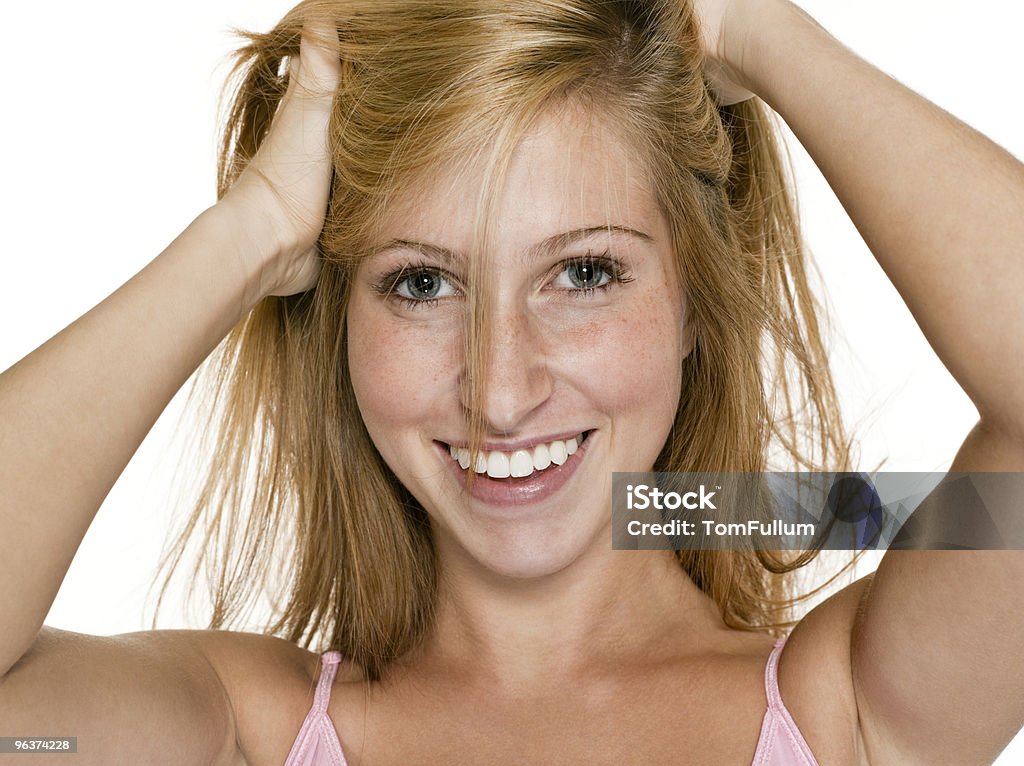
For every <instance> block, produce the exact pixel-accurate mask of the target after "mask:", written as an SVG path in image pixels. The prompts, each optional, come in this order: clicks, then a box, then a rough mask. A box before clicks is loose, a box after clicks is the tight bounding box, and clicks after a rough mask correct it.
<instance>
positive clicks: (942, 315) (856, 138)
mask: <svg viewBox="0 0 1024 766" xmlns="http://www.w3.org/2000/svg"><path fill="white" fill-rule="evenodd" d="M703 5H704V6H711V5H717V6H718V10H719V11H720V13H719V15H718V16H717V17H715V18H716V19H717V24H718V29H719V30H720V31H721V35H720V36H719V38H718V42H717V43H716V44H715V45H714V47H713V54H712V55H713V57H717V58H718V59H719V60H720V62H721V64H722V65H723V66H724V67H725V71H726V72H727V73H729V74H730V75H731V76H732V77H733V78H734V79H735V82H737V83H739V84H741V85H743V86H745V87H746V88H747V89H748V90H750V91H753V92H755V93H757V94H758V95H759V96H760V97H761V98H763V99H764V100H765V101H766V102H768V103H769V104H770V105H771V106H772V107H773V108H774V109H776V110H777V111H778V112H779V114H780V115H781V116H782V117H783V118H784V119H785V121H786V122H787V124H788V125H789V126H790V127H791V128H792V130H793V132H794V133H795V134H796V136H797V137H798V138H799V140H800V141H801V143H802V144H803V145H804V147H805V148H806V149H807V151H808V152H809V153H810V155H811V157H812V158H813V159H814V161H815V162H816V164H817V165H818V167H819V168H820V169H821V171H822V173H823V174H824V176H825V178H826V179H827V180H828V182H829V184H830V185H831V186H832V188H833V190H834V191H835V193H836V195H837V196H838V198H839V200H840V201H841V202H842V204H843V207H844V208H845V209H846V211H847V213H848V214H849V215H850V218H851V219H852V220H853V222H854V224H855V225H856V226H857V229H858V230H859V231H860V233H861V235H862V236H863V238H864V240H865V241H866V243H867V244H868V246H869V247H870V249H871V251H872V253H873V254H874V256H875V257H876V258H877V260H878V262H879V264H880V265H881V267H882V268H883V269H884V271H885V273H886V274H887V275H888V276H889V278H890V279H891V280H892V282H893V284H894V286H895V287H896V289H897V290H898V291H899V293H900V295H901V296H902V297H903V298H904V300H905V301H906V303H907V306H908V307H909V309H910V311H911V312H912V313H913V315H914V317H915V319H916V320H917V322H918V324H919V325H920V327H921V329H922V330H923V332H924V334H925V336H926V337H927V339H928V341H929V343H930V344H931V346H932V348H933V349H934V350H935V352H936V353H937V354H938V356H939V358H940V359H941V360H942V361H943V363H944V364H945V365H946V367H947V368H948V369H949V370H950V372H951V373H952V374H953V375H954V377H955V378H956V379H957V381H958V382H959V383H960V385H961V386H962V387H963V388H964V390H965V392H966V393H967V394H968V396H970V398H971V400H972V401H973V403H974V404H975V406H976V407H977V408H978V411H979V413H980V414H981V419H980V422H979V423H978V425H977V426H976V427H975V429H974V430H973V431H972V432H971V433H970V435H969V436H968V437H967V439H966V441H965V442H964V445H963V447H962V448H961V450H960V452H959V453H958V455H957V457H956V460H955V461H954V463H953V466H952V470H953V471H1022V470H1024V300H1022V298H1021V296H1022V294H1024V215H1022V214H1021V213H1022V211H1024V166H1022V165H1021V164H1020V163H1019V162H1018V161H1017V160H1015V159H1014V158H1013V157H1012V156H1011V155H1009V154H1008V153H1007V152H1005V151H1003V150H1002V149H1001V148H1000V147H998V146H996V145H995V144H994V143H992V142H991V141H989V140H988V139H986V138H985V137H984V136H982V135H980V134H979V133H977V132H976V131H974V130H972V129H971V128H969V127H968V126H966V125H964V124H963V123H961V122H959V121H958V120H956V119H955V118H954V117H952V116H950V115H949V114H947V113H945V112H944V111H942V110H941V109H939V108H938V107H936V106H935V105H934V104H931V103H930V102H928V101H927V100H925V99H924V98H922V97H920V96H918V95H917V94H915V93H913V92H912V91H910V90H908V89H907V88H905V87H903V86H902V85H900V84H899V83H897V82H896V81H895V80H893V79H891V78H890V77H888V76H886V75H885V74H883V73H882V72H880V71H878V70H877V69H875V68H874V67H872V66H871V65H869V64H867V63H866V62H864V61H863V60H861V59H860V58H858V57H857V56H856V55H854V54H853V53H851V52H850V51H849V50H847V49H846V48H844V47H843V46H842V45H840V44H839V43H838V42H837V41H836V40H834V39H833V38H832V37H831V36H830V35H828V34H827V33H826V32H825V31H824V30H822V29H821V28H820V27H819V26H818V25H817V24H816V23H815V22H814V21H812V20H811V19H810V18H809V17H808V16H807V15H806V14H804V13H803V12H802V11H800V10H799V9H797V8H796V7H795V6H793V5H791V4H790V3H788V2H784V0H732V2H731V3H726V2H712V1H711V0H708V1H707V2H704V3H703ZM704 14H705V16H707V15H708V14H709V12H708V10H707V8H706V7H705V9H704ZM879 23H884V20H880V21H879ZM937 416H939V414H938V413H937ZM954 510H955V509H954ZM990 510H992V511H993V512H1001V513H1007V514H1011V513H1019V512H1020V508H1019V504H1014V505H1013V507H1008V506H1003V507H1001V508H998V509H990ZM1022 581H1024V554H1021V553H1020V552H1016V551H1001V552H947V551H914V552H897V551H890V552H889V553H887V554H886V556H885V557H884V559H883V561H882V563H881V565H880V566H879V568H878V571H877V572H876V573H875V575H874V577H873V582H872V584H871V587H870V589H869V590H868V592H867V594H866V596H865V599H864V601H863V604H862V609H861V610H860V612H859V620H858V621H857V623H856V625H855V627H854V630H853V635H852V637H851V662H852V672H853V678H854V686H855V691H856V696H857V701H858V709H859V715H860V720H861V726H862V730H863V733H864V737H865V742H866V747H867V749H868V753H869V755H872V754H875V755H879V754H882V753H886V754H888V755H889V756H890V757H893V754H895V753H898V754H899V755H898V756H896V757H898V758H899V759H900V762H905V763H980V762H989V761H991V760H992V759H994V758H995V757H996V755H997V754H998V753H999V752H1000V751H1001V750H1002V748H1003V747H1005V745H1006V743H1007V742H1009V740H1010V739H1011V738H1012V737H1013V735H1014V734H1015V733H1016V731H1017V730H1018V729H1019V728H1020V726H1021V723H1022V722H1024V642H1022V641H1021V640H1020V636H1021V634H1022V633H1024V588H1021V585H1020V584H1021V582H1022Z"/></svg>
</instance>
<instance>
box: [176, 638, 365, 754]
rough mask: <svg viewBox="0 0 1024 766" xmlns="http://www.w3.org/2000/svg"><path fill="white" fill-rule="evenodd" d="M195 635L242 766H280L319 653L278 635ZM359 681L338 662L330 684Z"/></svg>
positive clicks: (307, 699)
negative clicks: (229, 713)
mask: <svg viewBox="0 0 1024 766" xmlns="http://www.w3.org/2000/svg"><path fill="white" fill-rule="evenodd" d="M196 633H197V634H198V640H199V641H200V642H201V643H202V646H203V651H204V653H205V654H206V656H207V658H208V659H209V661H210V664H211V665H212V666H213V667H214V669H215V670H216V672H217V674H218V676H220V678H221V681H222V683H223V684H224V687H225V689H226V691H227V694H228V697H229V698H230V700H231V704H232V708H233V713H234V719H235V727H236V733H237V740H238V747H239V749H240V750H241V752H242V754H243V757H244V759H245V763H247V764H276V765H277V766H280V764H283V763H284V762H285V759H286V758H287V756H288V751H289V749H290V748H291V745H292V743H293V742H294V740H295V736H296V735H297V734H298V731H299V729H300V727H301V726H302V721H303V719H304V718H305V717H306V714H307V713H308V712H309V710H310V707H311V706H312V704H313V693H314V691H315V689H316V683H317V681H318V679H319V676H320V669H321V660H320V655H319V654H317V653H316V652H311V651H309V650H308V649H304V648H302V647H300V646H297V645H296V644H293V643H291V642H289V641H286V640H284V639H282V638H278V637H276V636H267V635H262V634H258V633H244V632H233V631H196ZM362 678H363V674H362V672H361V671H359V670H358V669H357V668H356V667H355V666H353V665H352V664H351V663H348V662H342V663H341V664H340V665H339V667H338V670H337V675H336V677H335V682H334V683H335V685H338V684H345V683H348V682H359V681H361V680H362Z"/></svg>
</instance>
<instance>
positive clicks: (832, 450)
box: [154, 0, 856, 679]
mask: <svg viewBox="0 0 1024 766" xmlns="http://www.w3.org/2000/svg"><path fill="white" fill-rule="evenodd" d="M321 20H326V21H327V22H329V23H330V24H331V25H333V28H335V29H337V31H338V40H337V46H338V50H339V51H340V56H341V60H342V74H341V79H340V84H339V86H338V89H337V92H336V94H335V98H334V104H333V113H332V116H331V121H330V131H329V136H330V145H331V148H332V150H333V163H334V179H333V186H332V192H331V198H330V203H329V209H328V215H327V220H326V224H325V226H324V229H323V232H322V234H321V237H320V240H319V247H320V250H321V253H322V256H323V269H322V273H321V275H320V278H319V281H318V283H317V284H316V286H315V287H314V289H312V290H310V291H308V292H306V293H303V294H301V295H296V296H290V297H287V298H279V297H268V298H265V299H264V300H262V301H261V302H260V303H259V304H258V305H257V306H255V307H254V308H253V309H252V311H251V312H250V313H249V314H248V316H247V317H246V318H245V319H244V320H243V321H241V322H240V323H239V324H238V325H237V326H236V327H235V328H234V329H233V330H232V331H231V333H230V334H229V335H228V336H227V337H226V338H225V339H224V340H223V342H222V343H221V345H220V346H219V347H218V349H217V350H216V351H215V352H214V354H212V355H211V356H210V358H209V359H208V360H206V362H205V363H204V366H203V367H202V368H201V369H200V372H199V375H198V376H197V377H196V379H195V383H194V386H193V388H192V390H191V393H190V397H189V401H190V403H191V402H193V401H195V400H196V399H199V398H203V399H204V401H203V402H202V406H203V407H204V409H203V410H202V411H203V413H204V417H205V427H206V431H205V433H206V435H207V438H208V439H212V440H213V441H212V444H213V449H212V450H211V452H212V455H211V457H210V459H209V461H208V464H207V466H206V475H205V481H204V483H203V484H202V487H201V491H200V492H199V494H198V498H197V500H196V503H195V507H194V510H193V511H192V513H191V516H190V517H189V519H188V521H187V524H185V525H184V527H183V528H182V530H181V531H180V534H179V535H178V537H177V538H176V540H175V542H174V545H173V546H172V547H171V548H170V550H169V551H167V552H166V553H165V557H164V559H163V561H162V563H161V567H164V566H169V571H168V574H167V577H166V579H165V581H164V585H163V589H162V590H161V592H160V600H161V601H162V599H163V595H164V593H165V591H166V589H167V587H168V584H169V583H170V580H171V577H172V575H173V574H174V570H175V569H176V568H177V566H178V564H179V563H180V562H181V560H182V557H183V554H184V553H185V550H186V548H187V544H188V542H189V540H191V539H194V538H195V537H196V535H197V534H198V532H199V530H201V531H202V541H201V546H200V552H199V555H198V558H197V559H196V561H195V567H194V570H193V574H194V575H198V574H199V572H200V570H201V568H202V567H203V566H204V565H205V566H206V571H207V575H208V578H209V584H210V591H211V592H210V596H211V598H212V604H213V611H212V616H211V618H210V623H209V627H210V628H212V629H218V628H224V627H230V626H232V625H234V624H235V623H236V622H237V621H238V620H239V619H240V618H241V617H242V616H243V615H244V614H245V613H246V609H247V608H249V607H251V605H252V603H253V600H254V599H255V598H256V597H257V596H259V595H260V592H261V590H262V591H264V592H269V593H270V594H271V596H272V599H273V603H274V607H275V610H276V613H275V614H274V617H273V619H272V621H271V622H270V624H268V625H266V626H265V627H264V631H265V632H268V633H271V634H275V635H279V636H281V637H283V638H286V639H287V640H289V641H292V642H293V643H298V644H301V645H304V646H306V647H310V646H312V645H314V644H317V645H318V648H319V649H321V650H323V649H326V648H333V649H338V650H340V651H341V652H342V653H343V654H345V655H346V656H347V657H349V658H351V659H352V660H354V661H355V662H357V663H359V664H360V665H361V666H363V667H364V668H365V670H366V672H367V674H368V677H369V678H371V679H375V678H379V677H380V675H381V673H382V672H383V670H384V669H385V668H386V666H387V664H388V663H389V662H390V661H392V660H393V659H395V658H396V657H399V656H401V655H402V654H403V653H405V652H407V651H409V650H410V649H411V648H413V647H414V646H416V644H417V643H418V642H419V641H420V640H421V639H422V637H423V636H424V635H425V633H426V632H427V631H428V630H429V628H430V625H431V621H432V616H433V605H434V600H435V595H436V585H437V560H436V553H435V550H434V547H433V543H432V539H431V534H430V525H429V522H428V518H427V515H426V513H425V511H424V510H423V508H422V507H421V505H420V504H419V502H418V501H417V500H416V499H415V498H414V497H413V496H412V495H411V494H410V493H409V492H408V491H407V490H406V489H405V488H404V487H403V486H402V485H401V483H400V482H399V481H398V480H397V479H396V477H395V476H394V474H393V473H392V472H391V470H390V469H389V468H388V466H387V465H386V464H385V463H384V461H383V460H382V458H381V456H380V455H379V453H378V452H377V450H376V449H375V447H374V444H373V442H372V441H371V439H370V437H369V435H368V433H367V431H366V428H365V427H364V424H363V421H362V419H361V416H360V412H359V409H358V406H357V404H356V400H355V396H354V394H353V390H352V387H351V384H350V380H349V373H348V368H347V353H346V329H345V324H344V318H345V312H346V307H347V301H348V296H349V289H350V286H351V281H352V276H353V273H354V270H355V268H356V267H357V265H358V263H359V259H360V258H361V257H363V255H365V254H366V253H367V252H368V248H369V247H370V244H371V243H372V242H373V238H374V232H375V227H376V226H377V224H378V223H379V221H380V218H381V215H382V211H384V210H386V209H387V207H388V205H389V204H391V202H392V201H393V200H394V199H396V198H397V197H398V195H400V194H401V193H403V191H404V190H407V189H410V188H413V187H414V186H415V184H416V183H417V182H421V181H423V180H424V179H429V178H430V177H431V173H432V172H435V171H436V170H437V169H438V168H442V167H450V166H452V165H453V164H457V163H458V162H460V161H465V158H466V157H480V156H486V157H487V158H488V162H490V166H491V167H492V169H493V172H492V174H491V183H490V188H492V189H493V188H497V187H498V186H500V179H501V177H502V173H503V171H504V168H505V167H506V166H507V164H508V159H509V157H510V155H511V152H512V150H513V149H514V148H515V145H516V143H517V141H518V139H519V138H520V137H521V136H522V135H523V132H524V131H525V130H526V129H527V128H528V126H529V125H530V123H531V121H532V120H534V119H536V118H537V116H538V115H539V114H540V113H541V112H542V111H544V110H546V109H549V108H552V106H553V105H556V106H557V105H558V104H559V103H565V102H567V101H571V102H572V103H573V104H577V105H583V106H585V107H587V108H590V109H600V110H601V113H602V114H603V115H604V116H605V117H608V118H609V119H611V120H612V121H613V123H614V124H615V125H616V126H617V127H618V128H619V134H620V135H622V136H626V137H628V140H629V142H630V148H631V149H632V150H633V152H634V153H635V156H636V157H637V159H638V161H640V162H642V163H643V164H644V167H645V168H646V170H647V172H648V177H649V178H650V179H651V183H652V184H653V190H654V193H655V195H656V199H657V200H658V202H659V203H660V205H661V208H662V211H663V213H664V214H665V216H666V219H667V220H668V221H669V223H670V229H671V232H672V237H673V247H674V250H675V253H676V259H677V264H678V271H679V276H680V279H681V280H682V281H681V284H683V285H685V286H686V292H687V300H688V306H689V311H690V321H691V322H692V323H693V328H694V332H695V346H694V349H693V351H692V353H690V354H689V355H688V356H687V357H686V358H685V360H684V362H683V366H682V370H681V371H680V372H681V376H682V381H683V384H682V395H681V398H680V400H679V405H678V411H677V413H676V417H675V423H674V426H673V428H672V430H671V434H670V436H669V438H668V440H667V442H666V443H665V445H664V447H663V449H662V451H661V454H660V456H659V458H658V460H657V462H656V465H655V466H653V469H654V470H659V471H712V470H720V471H750V472H754V471H763V470H768V469H772V468H773V469H778V470H782V469H788V470H828V471H835V470H847V468H848V465H849V462H850V459H851V456H850V442H849V441H848V439H847V437H846V435H845V433H844V427H843V423H842V420H841V418H840V414H839V409H838V403H837V397H836V393H835V390H834V387H833V383H832V379H831V376H830V372H829V367H828V358H827V353H826V350H825V347H824V344H823V341H822V328H821V327H820V326H819V314H820V313H821V312H820V308H821V307H820V306H818V304H817V302H816V299H815V297H814V295H813V294H812V291H811V289H810V285H809V274H808V271H809V268H810V265H809V261H808V260H807V258H806V257H805V253H804V251H803V247H802V242H801V237H800V232H799V227H798V221H797V216H796V212H795V203H794V199H793V197H792V196H791V193H790V188H789V183H788V181H787V166H786V161H785V160H786V158H785V155H784V153H783V151H782V147H781V145H780V142H779V140H778V138H777V134H776V128H777V126H776V124H775V123H774V122H773V120H774V117H773V115H772V113H771V112H770V111H769V110H768V109H767V108H766V107H765V106H764V105H763V104H762V103H761V102H760V101H758V100H757V99H752V100H749V101H745V102H743V103H740V104H736V105H732V106H719V105H718V104H717V103H716V101H715V98H714V96H713V94H712V92H711V91H710V90H709V87H708V84H707V82H706V81H705V79H704V77H703V74H702V72H703V66H702V65H703V59H702V53H701V48H700V44H699V37H698V27H697V19H696V17H695V14H694V12H693V9H692V8H690V7H689V4H688V3H685V2H681V1H680V0H308V1H307V2H303V3H301V4H300V5H299V6H297V7H296V8H294V9H293V10H292V11H290V12H289V13H288V14H287V15H286V16H285V17H284V19H282V20H281V22H280V23H279V24H278V25H277V26H276V27H275V28H274V29H273V30H272V31H270V32H268V33H266V34H260V33H250V32H239V34H240V35H242V36H243V37H244V38H245V39H246V40H247V41H248V42H247V44H246V45H245V46H244V47H242V48H241V49H240V50H238V51H237V54H236V61H235V66H234V69H233V70H232V74H231V77H230V80H229V82H228V85H227V87H226V90H225V94H226V96H227V102H226V103H228V104H229V106H228V108H227V110H226V119H225V124H224V129H223V136H222V143H221V147H220V158H219V168H218V196H223V195H224V193H225V192H226V191H227V190H228V189H229V188H230V186H231V184H232V183H233V182H234V180H235V179H236V178H237V177H238V175H239V174H240V172H241V171H242V170H243V169H244V167H245V165H246V163H247V162H248V161H249V160H250V159H251V158H252V157H253V155H254V154H255V153H256V151H257V149H258V148H259V146H260V142H261V141H262V139H263V138H264V137H265V136H266V134H267V131H268V128H269V127H270V124H271V119H272V117H273V115H274V112H275V109H276V107H277V105H278V103H279V101H280V99H281V97H282V96H283V94H284V92H285V90H286V88H287V85H288V66H287V63H288V61H289V60H291V59H293V58H295V57H297V55H298V51H299V39H300V33H301V30H302V28H303V26H304V25H305V24H307V23H308V22H311V21H321ZM485 196H486V195H485ZM491 202H493V198H491V199H490V201H488V199H485V200H484V201H483V203H482V206H481V209H480V210H479V211H477V214H478V215H479V216H480V218H479V227H480V230H481V235H480V236H481V241H485V240H486V237H487V220H488V210H489V209H490V208H489V207H488V205H489V204H490V203H491ZM481 268H482V266H480V264H479V263H477V264H476V265H475V266H473V267H471V274H470V280H469V281H470V284H471V285H472V284H474V273H475V274H476V277H478V276H479V270H480V269H481ZM474 269H475V272H474ZM468 301H469V314H468V316H469V324H468V328H467V332H466V334H465V337H466V354H467V370H468V372H469V380H470V381H471V383H470V386H471V388H472V391H471V397H472V399H471V400H472V401H476V402H479V401H481V399H480V397H481V396H482V395H483V386H484V384H485V381H484V376H483V375H482V374H481V373H482V371H483V370H484V369H485V366H484V365H485V363H486V362H485V355H486V348H487V344H486V339H487V334H488V328H487V326H486V322H485V321H484V317H485V316H486V312H485V311H484V308H485V304H486V301H487V297H486V295H485V294H483V292H482V291H480V290H472V289H471V290H470V292H469V298H468ZM678 331H680V332H682V328H678ZM479 409H480V408H479V407H474V408H472V410H473V411H474V412H475V413H476V414H474V415H473V419H472V421H471V423H470V424H469V426H470V433H471V434H472V437H473V438H472V439H471V444H472V445H477V444H479V439H480V435H481V422H480V416H479ZM814 556H815V552H814V551H810V552H801V553H797V554H795V555H789V556H787V555H785V554H784V553H782V552H772V551H688V552H681V553H680V554H679V563H680V567H681V570H682V572H684V573H685V574H686V575H688V576H689V577H690V578H692V580H693V582H694V583H695V584H696V585H697V586H698V587H699V588H700V589H701V590H703V591H704V592H705V593H706V594H708V596H710V597H711V598H712V599H713V600H714V601H715V602H716V604H717V605H718V606H719V608H720V610H721V614H722V617H723V620H724V621H725V622H726V624H728V625H730V626H731V627H734V628H737V629H742V630H760V631H765V632H768V633H772V634H775V633H778V632H780V631H782V630H784V629H785V628H787V627H789V626H790V625H792V623H793V620H792V619H791V609H792V607H793V606H794V605H795V604H796V602H797V601H799V600H800V599H801V598H805V597H807V596H808V595H810V594H809V593H804V594H802V595H797V594H796V593H795V592H794V586H793V582H794V579H793V578H794V575H795V574H796V569H797V568H799V567H801V566H802V565H804V564H806V563H808V562H810V561H811V560H812V559H813V558H814ZM854 558H856V557H854ZM851 563H852V562H851ZM833 579H834V578H833ZM192 582H193V584H194V583H195V578H193V580H192ZM816 590H817V589H816ZM189 595H191V589H190V594H189ZM157 610H158V611H159V602H158V605H157ZM155 621H156V618H155V617H154V624H155Z"/></svg>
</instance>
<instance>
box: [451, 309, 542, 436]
mask: <svg viewBox="0 0 1024 766" xmlns="http://www.w3.org/2000/svg"><path fill="white" fill-rule="evenodd" d="M491 317H492V318H491V323H490V334H489V337H488V339H487V342H486V346H485V348H484V354H485V359H484V365H483V370H484V380H483V385H484V391H483V396H482V398H481V401H480V408H481V410H482V413H481V414H482V416H483V419H484V424H485V427H486V428H487V430H489V431H491V432H494V433H505V434H508V433H514V432H516V431H517V430H518V429H519V428H520V426H521V425H522V424H523V423H524V422H525V421H526V420H527V418H528V417H529V415H530V413H532V412H533V411H534V410H536V409H537V408H538V407H539V406H540V405H541V404H543V403H544V402H545V401H547V399H548V397H549V396H551V378H550V376H549V374H548V367H547V358H546V354H545V349H546V348H547V347H548V345H549V344H548V343H546V342H545V341H546V340H549V339H546V338H544V337H543V335H542V333H541V328H539V327H537V323H536V320H533V319H531V317H530V316H529V314H528V312H526V311H524V310H522V309H521V308H519V309H509V310H505V311H502V312H495V313H494V314H492V315H491ZM468 382H469V381H464V385H463V386H462V387H461V388H462V404H463V406H464V407H466V409H467V410H471V409H472V402H471V401H469V397H470V393H469V391H470V388H471V387H470V386H469V385H466V384H468Z"/></svg>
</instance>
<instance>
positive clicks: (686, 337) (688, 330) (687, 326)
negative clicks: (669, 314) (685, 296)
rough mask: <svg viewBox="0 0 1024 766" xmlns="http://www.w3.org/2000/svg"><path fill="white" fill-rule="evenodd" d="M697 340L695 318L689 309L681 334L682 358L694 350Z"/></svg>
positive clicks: (680, 356)
mask: <svg viewBox="0 0 1024 766" xmlns="http://www.w3.org/2000/svg"><path fill="white" fill-rule="evenodd" d="M696 342H697V331H696V330H695V329H694V326H693V318H692V317H691V316H690V312H689V309H687V311H686V316H685V317H684V318H683V332H682V334H681V335H680V343H681V346H680V354H679V358H680V359H685V358H686V357H688V356H689V355H690V354H691V353H692V352H693V347H694V345H695V344H696Z"/></svg>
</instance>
